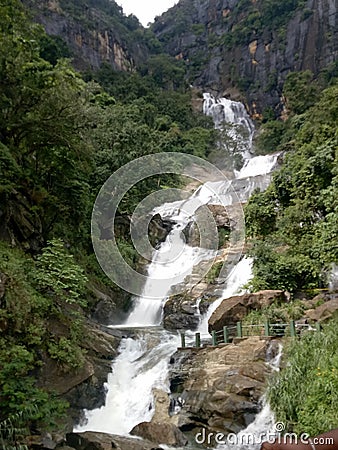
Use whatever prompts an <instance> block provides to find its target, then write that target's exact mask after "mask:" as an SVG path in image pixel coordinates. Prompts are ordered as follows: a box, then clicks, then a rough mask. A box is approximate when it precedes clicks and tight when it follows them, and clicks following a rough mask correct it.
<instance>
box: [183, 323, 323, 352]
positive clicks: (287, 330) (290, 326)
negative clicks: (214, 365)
mask: <svg viewBox="0 0 338 450" xmlns="http://www.w3.org/2000/svg"><path fill="white" fill-rule="evenodd" d="M306 330H310V331H320V330H321V326H320V323H319V322H316V324H315V326H314V327H313V326H311V325H309V324H299V323H296V322H295V321H294V320H291V321H290V322H289V323H270V322H269V321H268V320H266V321H265V322H264V323H263V324H252V325H251V324H250V325H246V324H244V325H243V323H242V322H237V323H236V326H224V327H223V328H222V329H221V330H218V331H215V330H213V331H212V332H211V345H212V346H217V345H220V344H229V343H231V342H232V341H233V339H234V338H239V339H241V338H247V337H250V336H262V337H264V336H265V337H283V336H290V337H296V336H299V335H301V334H302V332H304V331H306ZM207 345H210V344H209V343H208V344H207ZM194 347H195V348H201V334H200V333H195V346H194ZM181 348H187V346H186V339H185V333H181ZM189 348H191V346H189Z"/></svg>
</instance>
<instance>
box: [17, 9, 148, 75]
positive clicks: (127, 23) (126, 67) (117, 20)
mask: <svg viewBox="0 0 338 450" xmlns="http://www.w3.org/2000/svg"><path fill="white" fill-rule="evenodd" d="M23 3H24V4H25V5H26V6H27V7H28V8H29V9H30V11H31V14H32V17H33V18H34V20H35V21H36V22H38V23H40V24H42V25H43V27H44V28H45V30H46V32H47V33H48V34H49V35H50V36H53V37H57V39H61V40H62V42H64V44H66V46H67V47H68V49H69V50H70V53H69V56H71V57H72V58H73V64H74V67H75V68H76V69H78V70H89V69H98V68H99V67H100V66H101V65H102V64H103V63H107V64H109V65H110V66H111V67H112V68H113V69H115V70H123V71H129V72H130V71H133V70H134V69H135V67H136V66H138V65H139V64H140V63H141V62H142V61H144V59H146V58H147V57H148V56H149V48H148V42H147V41H148V38H147V36H148V35H149V34H150V32H147V31H146V30H145V29H144V28H143V27H142V26H141V24H140V23H139V21H138V19H137V18H136V17H135V16H133V15H129V16H128V17H127V16H125V15H124V14H123V12H122V8H121V7H120V6H118V5H117V3H115V2H114V1H110V0H100V1H95V0H90V1H88V2H87V1H83V0H75V1H73V0H72V1H66V0H55V1H44V0H24V1H23ZM150 47H151V43H150ZM67 56H68V55H67Z"/></svg>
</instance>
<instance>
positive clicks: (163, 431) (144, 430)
mask: <svg viewBox="0 0 338 450" xmlns="http://www.w3.org/2000/svg"><path fill="white" fill-rule="evenodd" d="M130 433H131V434H133V435H136V436H140V437H142V438H143V439H146V440H148V441H151V442H154V443H155V444H157V445H160V444H165V445H170V446H171V447H182V446H183V445H186V444H187V442H188V440H187V438H186V437H185V436H184V434H183V433H182V431H180V430H179V429H178V428H177V427H176V426H175V425H173V424H171V423H159V422H142V423H140V424H138V425H136V427H134V428H133V429H132V430H131V432H130Z"/></svg>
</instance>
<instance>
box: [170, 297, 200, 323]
mask: <svg viewBox="0 0 338 450" xmlns="http://www.w3.org/2000/svg"><path fill="white" fill-rule="evenodd" d="M196 301H197V299H196V298H191V297H190V296H189V295H188V294H185V293H183V294H177V295H173V296H171V297H170V298H169V300H168V301H167V302H166V304H165V305H164V308H163V326H164V328H166V329H167V330H188V329H190V330H194V329H196V327H197V326H198V324H199V322H200V317H199V314H198V308H197V305H196Z"/></svg>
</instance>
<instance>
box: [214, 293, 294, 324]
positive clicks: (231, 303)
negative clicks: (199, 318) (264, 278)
mask: <svg viewBox="0 0 338 450" xmlns="http://www.w3.org/2000/svg"><path fill="white" fill-rule="evenodd" d="M289 298H290V296H289V294H288V293H286V292H284V291H280V290H267V291H259V292H255V293H253V294H244V295H236V296H233V297H230V298H227V299H224V300H223V301H222V303H221V304H220V305H219V307H218V308H217V309H216V310H215V311H214V312H213V314H212V315H211V317H210V319H209V332H211V331H213V330H215V331H219V330H221V329H222V328H223V327H224V326H234V325H236V322H238V321H240V320H242V319H243V318H244V317H245V316H246V315H247V314H248V313H249V312H250V311H252V310H259V309H262V308H265V307H267V306H270V305H271V304H272V303H277V304H280V303H285V302H287V301H289Z"/></svg>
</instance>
